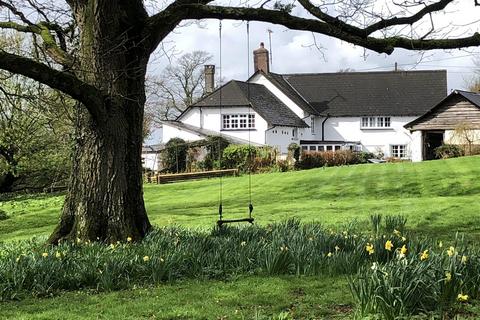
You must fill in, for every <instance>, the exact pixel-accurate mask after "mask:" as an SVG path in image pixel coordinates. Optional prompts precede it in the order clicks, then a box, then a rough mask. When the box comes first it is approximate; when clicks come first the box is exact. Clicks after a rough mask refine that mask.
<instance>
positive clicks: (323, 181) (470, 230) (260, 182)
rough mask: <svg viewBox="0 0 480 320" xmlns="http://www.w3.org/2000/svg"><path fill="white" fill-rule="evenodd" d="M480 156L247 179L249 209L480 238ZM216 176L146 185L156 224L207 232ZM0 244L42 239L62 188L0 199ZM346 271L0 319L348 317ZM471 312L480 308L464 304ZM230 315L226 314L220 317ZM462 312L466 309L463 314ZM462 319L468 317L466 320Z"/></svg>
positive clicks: (230, 190) (28, 308) (215, 285)
mask: <svg viewBox="0 0 480 320" xmlns="http://www.w3.org/2000/svg"><path fill="white" fill-rule="evenodd" d="M479 177H480V157H465V158H458V159H450V160H439V161H430V162H423V163H397V164H381V165H356V166H348V167H333V168H325V169H314V170H305V171H298V172H289V173H272V174H259V175H254V176H252V190H253V194H252V199H253V203H254V206H255V210H254V216H255V218H256V221H257V222H258V223H260V224H267V223H269V222H273V221H279V220H283V219H287V218H291V217H297V218H299V219H301V220H302V221H318V222H321V223H323V224H324V225H326V226H329V227H333V228H336V229H340V230H341V228H342V225H345V224H347V223H351V222H352V221H355V220H356V221H357V223H356V225H357V226H359V227H360V228H363V229H367V228H369V222H368V219H369V215H370V214H372V213H380V214H383V215H388V214H395V215H396V214H402V215H405V216H406V217H407V218H408V223H407V228H408V229H409V230H411V231H414V232H417V233H418V234H420V235H429V236H434V237H437V238H441V239H445V240H446V239H449V238H450V239H451V238H453V237H454V236H455V233H456V232H457V231H459V232H462V233H465V234H466V235H467V236H468V237H471V238H472V239H475V240H480V223H479V222H480V218H479V215H478V212H480V201H478V199H479V197H480V179H479ZM218 198H219V181H218V179H212V180H203V181H195V182H185V183H176V184H170V185H145V202H146V205H147V210H148V213H149V217H150V219H151V221H152V223H153V224H155V225H169V224H173V223H175V224H179V225H183V226H188V227H195V228H203V229H210V228H211V227H212V226H213V225H214V224H215V221H216V219H217V207H218ZM223 198H224V215H225V218H234V217H241V216H244V215H245V214H246V213H247V206H248V177H247V176H243V177H239V178H224V179H223ZM0 199H1V200H2V201H1V202H0V210H4V211H6V212H7V214H8V215H9V219H7V220H4V221H0V241H12V240H20V239H28V238H31V237H33V236H47V235H48V234H49V233H50V232H51V231H52V229H53V227H54V226H55V223H56V222H57V219H58V215H59V212H60V208H61V205H62V201H63V196H62V195H55V196H52V195H25V196H16V197H14V198H11V197H10V198H8V197H5V196H4V197H3V199H2V198H0ZM351 304H352V297H351V295H350V293H349V290H348V287H347V284H346V280H345V278H344V277H331V278H327V277H322V278H318V277H316V278H314V277H258V276H255V277H253V276H252V277H242V278H239V279H237V280H232V281H228V282H221V281H213V280H212V281H182V282H176V283H172V284H165V285H161V286H158V287H152V288H139V289H135V290H126V291H119V292H110V293H108V292H107V293H100V294H92V293H88V292H85V291H84V292H68V293H64V294H62V295H60V296H58V297H53V298H48V299H36V298H28V299H26V300H23V301H19V302H7V303H0V310H1V312H0V319H92V318H98V319H138V318H152V319H153V318H155V319H270V317H271V316H279V315H280V314H281V313H282V312H288V313H289V315H290V316H293V317H294V318H302V319H314V318H315V319H319V318H325V319H331V318H352V317H353V315H354V310H352V309H351ZM471 309H472V318H476V316H477V315H480V308H479V307H478V306H476V305H472V306H471ZM224 316H227V317H224ZM466 316H468V314H467V315H466ZM467 318H468V317H467Z"/></svg>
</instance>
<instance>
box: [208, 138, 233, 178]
mask: <svg viewBox="0 0 480 320" xmlns="http://www.w3.org/2000/svg"><path fill="white" fill-rule="evenodd" d="M229 144H230V142H228V140H227V139H225V138H223V137H220V136H210V137H208V138H206V139H205V142H204V145H205V148H206V149H207V155H206V156H205V159H204V164H203V166H204V169H205V170H212V169H221V168H220V167H219V158H220V157H222V155H223V151H224V150H225V148H226V147H228V145H229Z"/></svg>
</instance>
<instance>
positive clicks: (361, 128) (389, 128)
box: [360, 127, 395, 130]
mask: <svg viewBox="0 0 480 320" xmlns="http://www.w3.org/2000/svg"><path fill="white" fill-rule="evenodd" d="M360 130H395V129H394V128H392V127H383V128H370V127H360Z"/></svg>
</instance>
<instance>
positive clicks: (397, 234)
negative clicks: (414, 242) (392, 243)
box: [393, 229, 401, 237]
mask: <svg viewBox="0 0 480 320" xmlns="http://www.w3.org/2000/svg"><path fill="white" fill-rule="evenodd" d="M393 234H394V235H396V236H397V237H400V234H401V233H400V231H398V230H397V229H393Z"/></svg>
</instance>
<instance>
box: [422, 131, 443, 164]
mask: <svg viewBox="0 0 480 320" xmlns="http://www.w3.org/2000/svg"><path fill="white" fill-rule="evenodd" d="M444 134H445V131H444V130H441V131H423V157H424V159H423V160H434V159H438V157H437V156H436V155H435V149H436V148H438V147H440V146H441V145H442V144H443V136H444Z"/></svg>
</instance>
